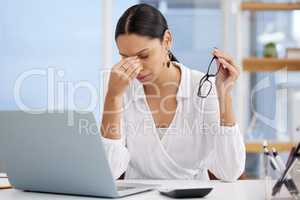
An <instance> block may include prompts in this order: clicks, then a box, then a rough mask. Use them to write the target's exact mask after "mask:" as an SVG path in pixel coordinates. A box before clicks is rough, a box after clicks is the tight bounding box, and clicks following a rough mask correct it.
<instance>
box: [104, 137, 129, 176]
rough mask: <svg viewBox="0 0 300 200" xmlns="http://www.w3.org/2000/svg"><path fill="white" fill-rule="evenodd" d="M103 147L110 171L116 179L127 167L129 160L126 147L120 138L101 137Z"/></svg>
mask: <svg viewBox="0 0 300 200" xmlns="http://www.w3.org/2000/svg"><path fill="white" fill-rule="evenodd" d="M102 141H103V144H104V149H105V151H106V156H107V160H108V163H109V166H110V169H111V172H112V174H113V176H114V178H115V179H118V178H119V177H120V176H121V175H122V174H123V173H124V172H125V171H126V169H127V167H128V163H129V161H130V155H129V152H128V149H127V148H126V147H125V145H123V144H122V141H121V139H118V140H113V139H107V138H104V137H102Z"/></svg>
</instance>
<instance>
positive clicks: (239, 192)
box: [0, 179, 289, 200]
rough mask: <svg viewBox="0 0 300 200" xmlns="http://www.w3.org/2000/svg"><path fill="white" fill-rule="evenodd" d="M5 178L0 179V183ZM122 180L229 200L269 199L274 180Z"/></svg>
mask: <svg viewBox="0 0 300 200" xmlns="http://www.w3.org/2000/svg"><path fill="white" fill-rule="evenodd" d="M5 181H7V180H3V179H2V180H1V179H0V184H1V183H4V182H5ZM123 182H128V183H148V184H159V185H160V186H161V187H162V188H163V187H168V188H174V187H207V186H211V187H214V189H213V191H212V192H211V193H210V194H209V195H208V196H207V197H206V198H205V199H206V200H209V199H216V200H218V199H220V200H221V199H222V200H224V199H230V200H244V199H245V200H246V199H247V200H260V199H270V198H268V196H266V194H267V193H266V192H267V191H268V193H269V194H270V193H271V188H272V186H273V184H274V181H264V180H241V181H237V182H234V183H224V182H220V181H209V182H203V181H186V180H184V181H183V180H124V181H123ZM279 196H280V197H281V198H274V199H289V198H288V197H289V194H288V193H287V191H286V190H285V189H283V190H282V191H281V193H280V195H279ZM0 199H5V200H43V199H47V200H50V199H53V200H79V199H80V200H92V199H101V198H92V197H79V196H70V195H55V194H42V193H31V192H23V191H19V190H15V189H5V190H0ZM127 199H151V200H153V199H155V200H156V199H170V198H168V197H165V196H162V195H160V194H159V192H158V191H155V190H154V191H149V192H145V193H141V194H136V195H132V196H128V197H125V198H122V200H127Z"/></svg>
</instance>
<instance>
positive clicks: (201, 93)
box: [197, 56, 220, 98]
mask: <svg viewBox="0 0 300 200" xmlns="http://www.w3.org/2000/svg"><path fill="white" fill-rule="evenodd" d="M215 59H218V58H217V57H216V56H214V57H213V58H212V59H211V61H210V63H209V65H208V68H207V72H206V74H205V75H204V76H203V77H202V78H201V80H200V82H199V88H198V93H197V95H198V97H201V98H206V97H208V95H209V94H210V92H211V89H212V82H211V81H210V80H209V78H210V77H215V76H217V74H218V73H219V71H220V66H216V67H214V68H212V67H211V64H212V63H213V61H214V60H215Z"/></svg>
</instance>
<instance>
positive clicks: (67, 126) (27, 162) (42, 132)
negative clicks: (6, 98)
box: [0, 111, 118, 197]
mask: <svg viewBox="0 0 300 200" xmlns="http://www.w3.org/2000/svg"><path fill="white" fill-rule="evenodd" d="M0 127H1V132H0V160H3V161H4V162H5V165H6V172H7V174H8V177H9V180H10V182H11V184H12V185H13V186H14V187H15V188H17V189H21V190H29V191H40V192H52V193H63V194H76V195H90V196H103V197H117V196H118V194H117V191H116V186H115V182H114V180H113V176H112V174H111V171H110V168H109V165H108V161H107V159H106V155H105V150H104V147H103V144H102V141H101V136H100V133H99V131H98V127H97V123H96V121H95V118H94V115H93V113H91V112H90V113H78V112H73V111H64V112H61V113H58V112H55V113H43V114H29V113H25V112H22V111H0Z"/></svg>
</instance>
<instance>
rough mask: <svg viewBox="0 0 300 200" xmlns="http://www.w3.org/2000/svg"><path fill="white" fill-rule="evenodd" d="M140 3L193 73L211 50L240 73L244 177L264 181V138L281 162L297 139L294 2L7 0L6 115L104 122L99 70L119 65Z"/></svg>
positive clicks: (299, 38)
mask: <svg viewBox="0 0 300 200" xmlns="http://www.w3.org/2000/svg"><path fill="white" fill-rule="evenodd" d="M137 3H148V4H151V5H153V6H155V7H157V8H158V9H159V10H160V11H161V12H162V13H163V14H164V15H165V17H166V18H167V21H168V23H169V26H170V29H171V32H172V34H173V37H174V43H173V47H172V50H173V52H174V54H175V55H176V57H177V58H178V59H179V60H180V62H182V63H184V64H185V65H186V66H188V67H190V68H193V69H197V70H201V71H204V70H206V68H207V65H208V63H209V60H210V59H211V53H210V52H211V51H212V49H213V47H218V48H220V49H221V50H224V51H225V52H228V53H229V54H231V55H232V57H233V58H234V59H235V60H236V62H237V63H238V65H239V66H240V69H241V72H242V73H241V77H240V79H239V81H238V84H237V85H236V87H235V89H234V94H233V95H234V100H235V102H234V104H235V112H236V114H237V119H238V121H239V125H240V128H241V130H242V132H243V133H244V137H245V142H246V145H247V146H246V147H247V166H246V171H245V177H246V178H249V179H252V178H261V177H262V176H263V174H262V173H263V166H262V162H261V158H262V156H261V144H262V141H263V140H267V141H268V142H269V143H270V144H271V145H273V146H274V147H276V148H277V150H278V151H280V153H281V154H282V155H283V156H284V157H286V155H287V153H288V152H289V150H290V149H291V147H292V146H293V145H294V144H295V143H296V142H298V141H299V140H300V114H299V112H300V73H299V72H300V50H299V48H300V26H299V22H300V10H299V9H300V6H299V1H296V0H294V1H293V0H280V1H276V0H269V1H268V0H266V1H255V2H253V1H240V0H141V1H134V0H126V1H125V0H89V1H84V0H51V1H50V0H44V1H39V0H26V1H17V0H0V76H1V78H0V109H1V110H9V109H17V108H20V106H21V107H23V108H26V109H34V110H36V111H44V110H46V109H47V110H49V109H50V110H51V109H52V110H54V109H58V108H64V107H65V106H66V105H68V108H69V109H72V108H74V107H76V108H80V109H89V110H92V111H93V112H94V113H95V116H96V119H99V116H100V113H99V110H100V109H101V106H102V104H103V102H102V100H101V98H102V97H103V95H104V94H103V90H102V87H103V82H104V81H103V80H102V78H101V75H100V71H101V70H102V69H109V68H110V67H111V66H112V64H114V63H116V62H118V60H119V59H120V57H119V54H118V50H117V48H116V45H115V41H114V28H115V26H116V23H117V20H118V18H119V17H120V15H121V14H122V13H123V12H124V11H125V10H126V9H127V8H128V7H130V6H132V5H134V4H137ZM95 94H96V96H97V97H99V98H98V99H96V101H93V100H92V99H93V96H95ZM70 101H71V102H72V103H71V104H70V103H69V102H70ZM91 102H93V103H92V106H91ZM0 134H1V129H0ZM1 168H2V171H3V167H1V161H0V171H1ZM274 176H275V175H274Z"/></svg>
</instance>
